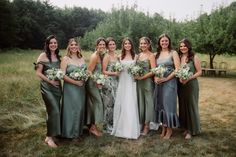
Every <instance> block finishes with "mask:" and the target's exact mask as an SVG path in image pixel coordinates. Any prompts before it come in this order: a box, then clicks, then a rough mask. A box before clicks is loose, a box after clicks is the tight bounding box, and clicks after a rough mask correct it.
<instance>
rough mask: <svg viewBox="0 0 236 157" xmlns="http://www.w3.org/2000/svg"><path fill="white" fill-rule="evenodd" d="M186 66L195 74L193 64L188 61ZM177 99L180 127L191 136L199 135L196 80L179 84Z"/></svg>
mask: <svg viewBox="0 0 236 157" xmlns="http://www.w3.org/2000/svg"><path fill="white" fill-rule="evenodd" d="M188 65H189V67H190V71H191V72H193V74H194V73H195V72H196V69H195V66H194V62H193V61H190V62H189V63H188ZM178 98H179V121H180V127H181V128H183V129H186V130H189V131H190V132H191V134H192V135H197V134H199V133H200V132H201V128H200V118H199V110H198V100H199V85H198V80H197V79H193V80H191V81H188V82H187V83H186V84H185V85H183V84H182V83H180V82H179V83H178Z"/></svg>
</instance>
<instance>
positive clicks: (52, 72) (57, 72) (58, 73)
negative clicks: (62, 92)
mask: <svg viewBox="0 0 236 157" xmlns="http://www.w3.org/2000/svg"><path fill="white" fill-rule="evenodd" d="M46 76H47V78H48V79H49V80H61V79H63V77H64V74H63V72H62V70H61V69H57V68H51V69H48V70H46Z"/></svg>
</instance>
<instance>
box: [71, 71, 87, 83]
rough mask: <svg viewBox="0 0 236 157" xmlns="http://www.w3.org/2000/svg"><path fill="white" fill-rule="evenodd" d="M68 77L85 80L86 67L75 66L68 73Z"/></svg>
mask: <svg viewBox="0 0 236 157" xmlns="http://www.w3.org/2000/svg"><path fill="white" fill-rule="evenodd" d="M69 77H70V78H72V79H74V80H79V81H87V80H88V78H89V72H88V71H87V70H86V68H77V69H75V70H74V71H73V72H71V73H70V74H69Z"/></svg>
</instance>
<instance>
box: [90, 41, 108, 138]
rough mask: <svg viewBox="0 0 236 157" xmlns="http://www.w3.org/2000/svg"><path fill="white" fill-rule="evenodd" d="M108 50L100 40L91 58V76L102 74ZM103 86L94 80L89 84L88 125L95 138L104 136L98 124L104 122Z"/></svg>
mask: <svg viewBox="0 0 236 157" xmlns="http://www.w3.org/2000/svg"><path fill="white" fill-rule="evenodd" d="M105 50H106V40H105V39H104V38H98V39H97V41H96V51H95V52H94V53H93V54H92V55H91V57H90V63H89V66H88V71H89V72H90V73H91V74H94V73H102V54H103V52H104V51H105ZM99 88H101V85H98V84H96V83H95V82H94V81H93V80H92V79H89V80H88V84H87V116H86V117H87V124H88V125H91V126H90V129H89V132H90V133H92V134H94V135H95V136H102V132H101V131H100V130H99V129H98V127H97V124H101V123H102V122H103V102H102V98H101V95H100V89H99Z"/></svg>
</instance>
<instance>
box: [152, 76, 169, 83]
mask: <svg viewBox="0 0 236 157" xmlns="http://www.w3.org/2000/svg"><path fill="white" fill-rule="evenodd" d="M166 81H167V78H166V77H162V78H159V77H154V82H155V83H157V84H160V83H163V82H166Z"/></svg>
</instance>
